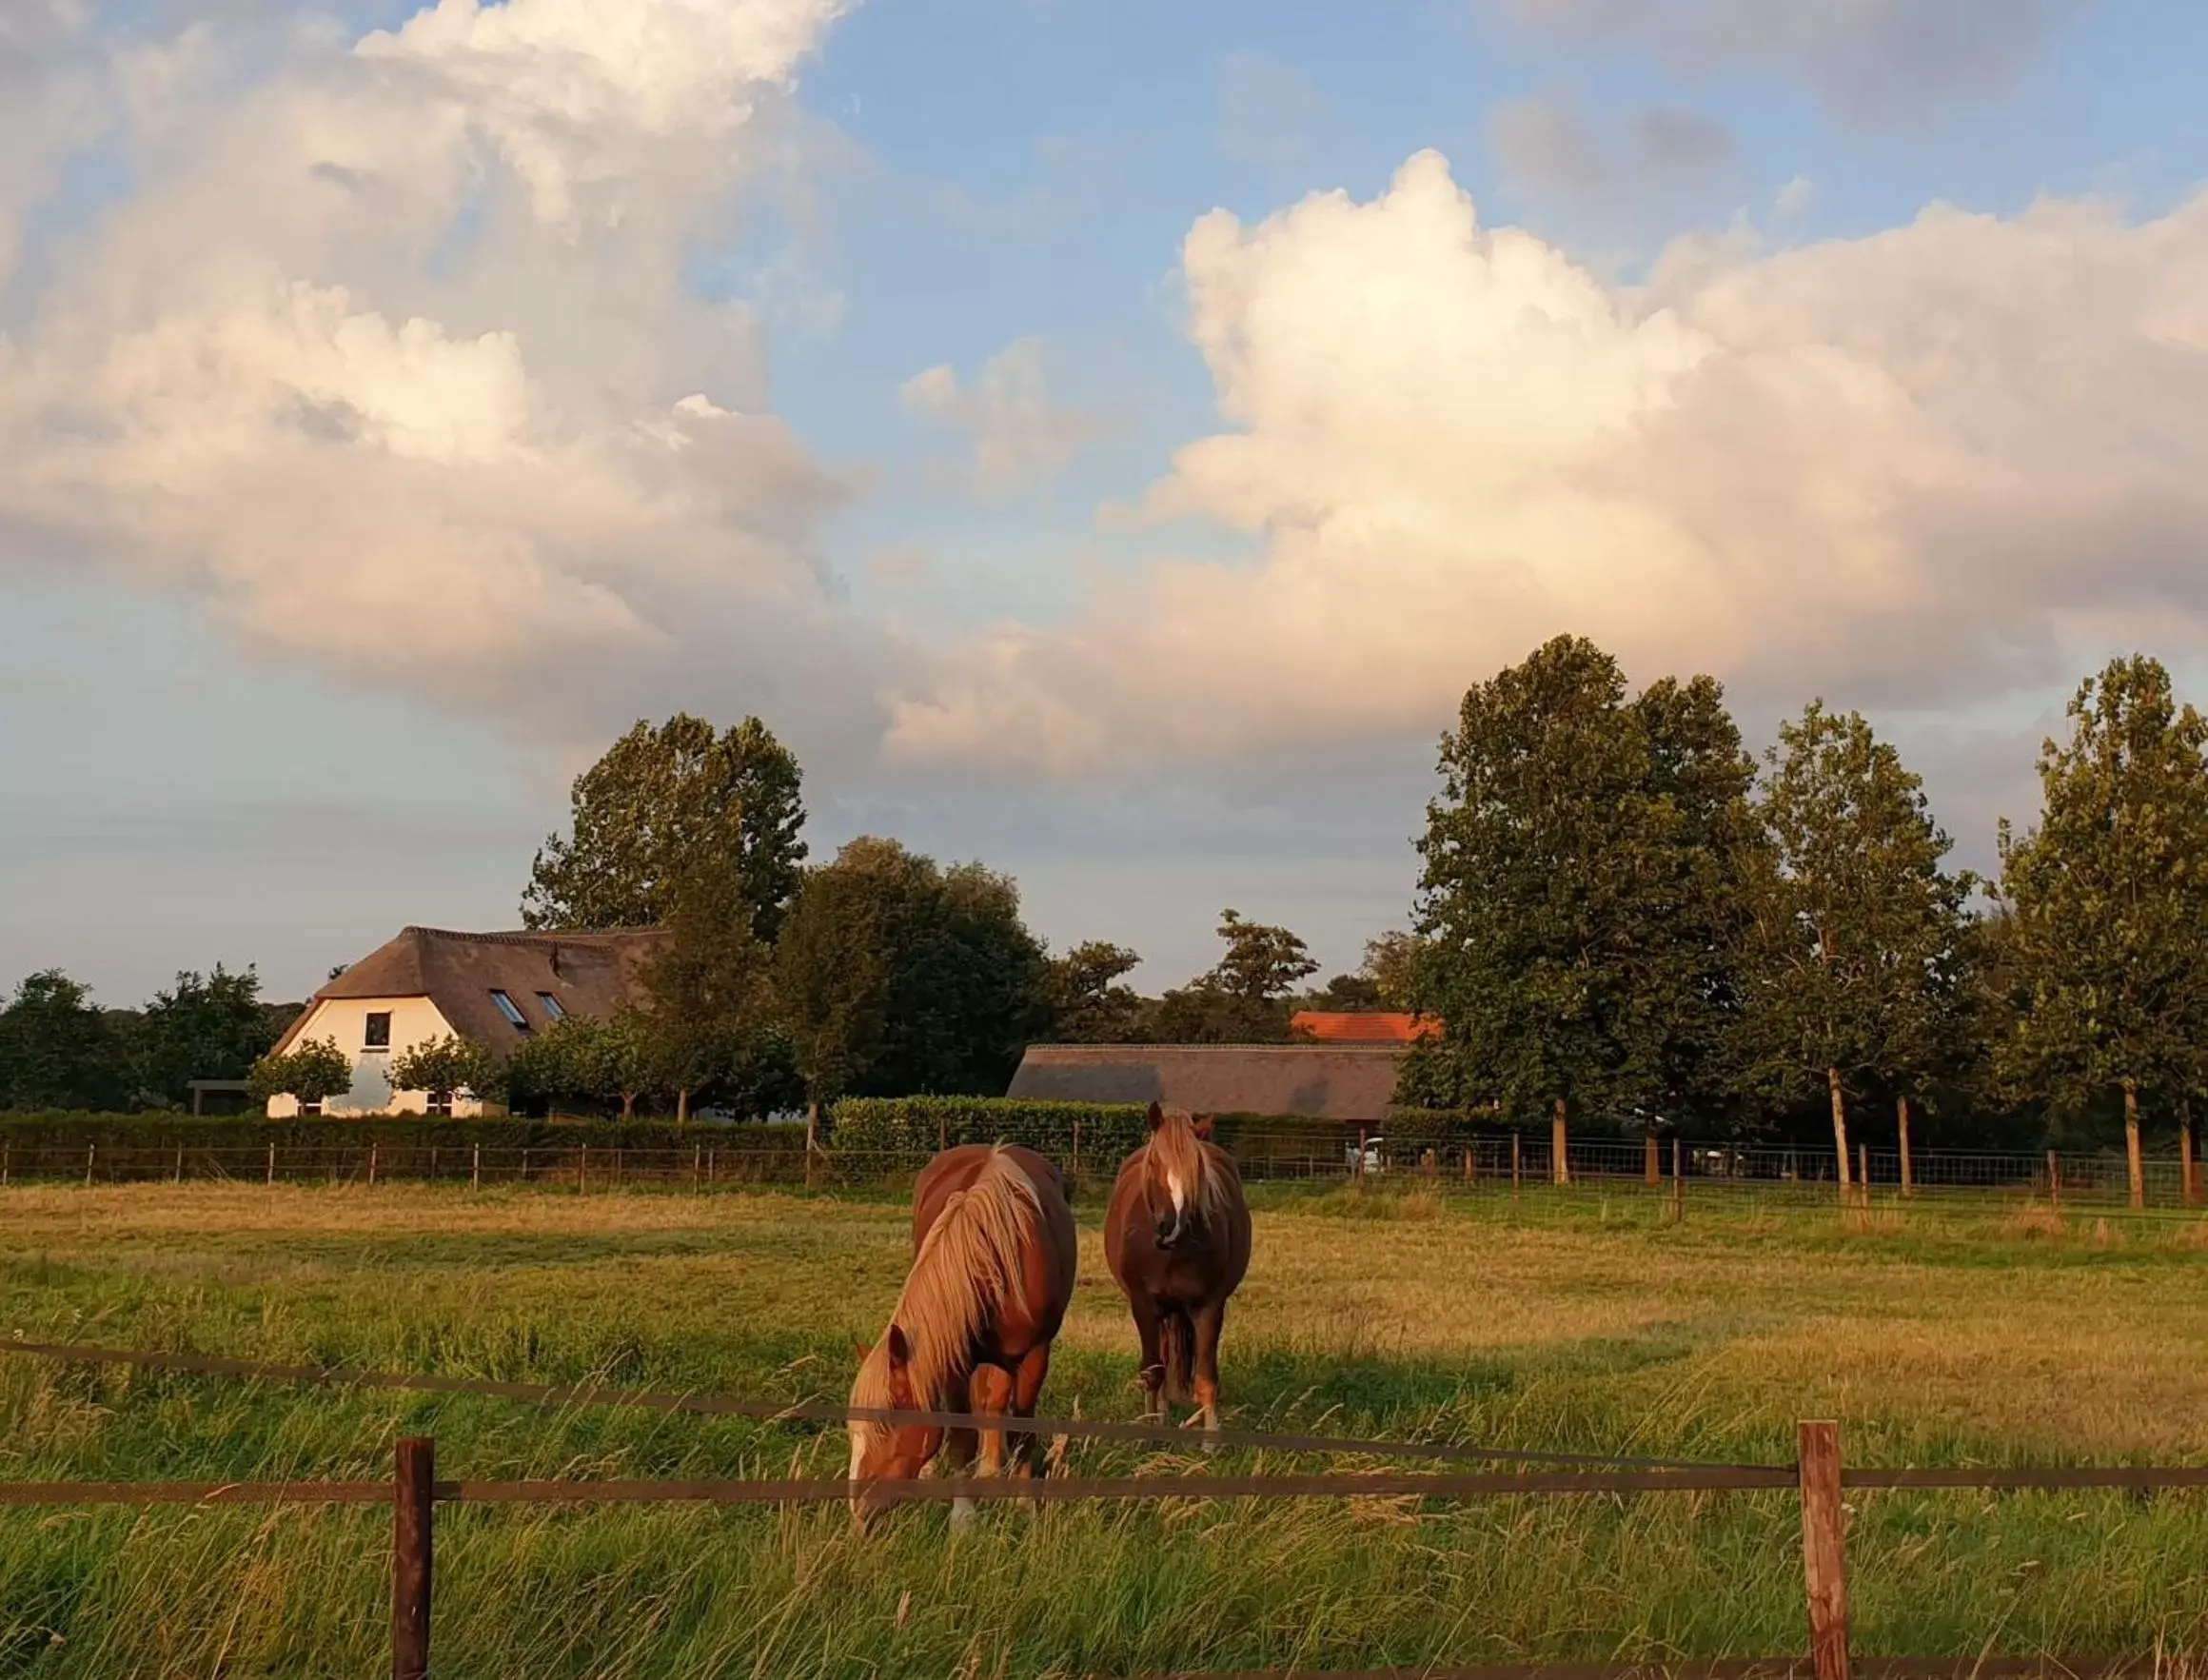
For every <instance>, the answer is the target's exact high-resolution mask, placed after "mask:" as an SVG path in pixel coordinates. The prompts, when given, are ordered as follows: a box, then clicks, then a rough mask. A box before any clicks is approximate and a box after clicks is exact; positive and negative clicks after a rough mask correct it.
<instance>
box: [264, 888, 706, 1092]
mask: <svg viewBox="0 0 2208 1680" xmlns="http://www.w3.org/2000/svg"><path fill="white" fill-rule="evenodd" d="M663 937H664V936H663V935H660V934H659V933H656V932H651V931H644V932H626V933H561V934H540V933H511V934H466V933H453V932H449V931H447V930H446V929H444V928H437V927H410V928H406V929H404V930H403V931H402V932H401V933H400V935H399V937H398V938H397V939H393V940H391V941H390V943H388V944H386V945H381V946H379V947H377V949H375V950H374V951H371V952H370V953H368V955H367V956H365V957H364V958H362V959H360V961H358V962H356V963H354V964H353V965H352V966H351V967H350V968H347V969H345V971H343V972H342V973H340V974H339V975H337V976H336V977H335V978H332V979H331V980H330V982H329V984H327V985H326V986H325V987H323V988H322V990H321V991H319V992H317V993H315V995H314V997H313V998H311V999H310V1000H309V1001H308V1003H307V1005H306V1010H305V1011H304V1012H303V1013H302V1014H301V1015H300V1018H298V1019H297V1020H295V1021H293V1022H292V1023H291V1026H290V1028H289V1030H288V1031H286V1033H285V1035H284V1037H283V1038H282V1040H281V1041H279V1042H278V1044H277V1046H276V1048H277V1049H278V1050H279V1051H284V1050H289V1049H290V1048H291V1047H292V1046H293V1045H294V1044H296V1043H298V1042H300V1041H301V1040H302V1039H306V1038H329V1039H333V1040H335V1042H336V1044H337V1047H338V1048H339V1049H340V1050H341V1051H343V1052H344V1053H345V1055H346V1056H348V1057H351V1058H352V1063H353V1088H352V1090H351V1091H350V1092H349V1093H348V1094H347V1095H345V1096H344V1097H337V1098H335V1099H333V1100H332V1101H330V1102H328V1103H326V1104H320V1105H312V1104H310V1105H308V1106H307V1107H306V1112H307V1113H310V1114H313V1113H324V1112H326V1113H329V1114H387V1113H399V1114H407V1113H411V1114H423V1113H426V1112H427V1110H428V1108H429V1093H427V1092H425V1091H394V1090H392V1089H391V1080H390V1074H389V1069H390V1065H391V1058H392V1057H395V1056H399V1055H403V1054H404V1053H405V1052H406V1051H408V1050H411V1049H412V1048H414V1047H415V1046H416V1045H418V1044H422V1043H424V1042H426V1041H428V1040H430V1039H433V1038H445V1037H448V1036H451V1035H458V1036H459V1037H461V1038H472V1039H474V1040H475V1041H476V1042H477V1043H479V1044H484V1045H488V1046H489V1047H490V1048H491V1049H492V1050H494V1051H497V1052H499V1053H500V1054H502V1055H503V1054H504V1053H506V1052H508V1051H511V1050H512V1049H513V1048H514V1047H515V1046H516V1045H518V1044H521V1043H522V1042H523V1041H525V1040H526V1039H527V1038H528V1036H529V1035H530V1034H531V1033H536V1032H541V1031H542V1030H543V1029H544V1028H546V1027H549V1026H550V1025H551V1024H552V1023H553V1022H554V1021H556V1020H558V1019H560V1018H562V1016H568V1015H581V1016H605V1015H610V1014H612V1013H613V1011H614V1010H615V1009H616V1008H617V1007H618V1006H619V1005H621V1003H623V1002H625V1001H627V1000H628V999H630V998H633V997H634V996H635V995H636V993H637V990H638V987H639V985H640V983H641V974H642V970H643V968H644V966H645V964H646V963H647V962H648V960H649V959H650V957H651V955H652V953H653V951H654V950H655V949H656V948H657V946H658V944H659V942H660V939H662V938H663ZM300 1112H302V1111H301V1105H300V1103H299V1102H298V1100H297V1099H296V1098H294V1097H271V1098H270V1099H269V1102H268V1117H269V1118H271V1119H284V1118H288V1117H291V1116H293V1115H296V1114H299V1113H300ZM440 1112H442V1110H441V1111H440ZM451 1112H452V1113H454V1114H456V1115H483V1114H498V1113H500V1112H502V1111H501V1110H500V1108H499V1106H498V1105H497V1104H496V1103H486V1102H483V1101H481V1100H479V1099H477V1098H474V1097H462V1098H458V1099H456V1100H455V1101H454V1102H453V1104H452V1110H451Z"/></svg>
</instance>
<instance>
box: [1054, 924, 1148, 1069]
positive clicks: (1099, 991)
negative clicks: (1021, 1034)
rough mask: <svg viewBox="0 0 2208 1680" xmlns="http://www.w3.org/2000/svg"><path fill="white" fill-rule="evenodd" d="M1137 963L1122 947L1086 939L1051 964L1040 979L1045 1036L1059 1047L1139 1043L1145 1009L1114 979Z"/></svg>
mask: <svg viewBox="0 0 2208 1680" xmlns="http://www.w3.org/2000/svg"><path fill="white" fill-rule="evenodd" d="M1141 960H1142V959H1141V958H1140V957H1138V956H1137V955H1136V954H1135V953H1134V952H1133V951H1130V950H1129V949H1128V948H1127V947H1126V946H1125V945H1114V944H1112V943H1111V942H1110V941H1108V940H1105V939H1090V940H1087V941H1085V942H1084V943H1082V944H1078V945H1075V946H1074V948H1073V949H1072V950H1071V951H1068V952H1067V953H1066V954H1065V955H1064V956H1062V957H1054V958H1052V959H1051V963H1050V970H1049V973H1048V975H1047V976H1046V978H1045V982H1044V983H1045V985H1046V987H1047V989H1048V993H1049V998H1050V1009H1051V1036H1052V1037H1053V1038H1055V1039H1057V1040H1058V1041H1059V1042H1060V1043H1063V1044H1133V1043H1136V1042H1138V1041H1140V1039H1141V1038H1142V1036H1143V1029H1144V1025H1145V1017H1144V1011H1145V1008H1146V1005H1145V1003H1144V1000H1143V998H1142V997H1141V995H1140V994H1139V993H1137V992H1136V991H1135V990H1134V987H1133V986H1123V985H1121V984H1120V983H1119V978H1120V976H1122V975H1124V974H1126V973H1128V972H1129V971H1130V970H1132V969H1133V968H1134V966H1135V964H1136V963H1138V962H1140V961H1141Z"/></svg>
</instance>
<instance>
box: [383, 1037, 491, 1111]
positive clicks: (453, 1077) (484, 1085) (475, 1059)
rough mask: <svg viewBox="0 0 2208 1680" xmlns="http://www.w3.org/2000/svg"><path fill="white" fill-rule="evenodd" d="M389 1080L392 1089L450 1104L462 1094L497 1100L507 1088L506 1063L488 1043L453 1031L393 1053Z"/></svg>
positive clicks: (433, 1102)
mask: <svg viewBox="0 0 2208 1680" xmlns="http://www.w3.org/2000/svg"><path fill="white" fill-rule="evenodd" d="M390 1080H391V1089H392V1090H393V1091H420V1092H422V1093H424V1095H426V1096H427V1097H428V1098H429V1100H430V1102H431V1103H432V1104H436V1103H439V1102H443V1103H444V1104H446V1105H449V1104H450V1103H451V1101H452V1099H453V1098H454V1097H462V1096H466V1097H488V1098H490V1099H492V1100H494V1101H495V1100H497V1099H498V1098H499V1097H501V1096H502V1094H503V1089H504V1084H505V1066H504V1064H503V1062H502V1061H501V1060H500V1059H499V1057H498V1056H497V1055H496V1054H495V1053H494V1052H492V1051H491V1050H490V1049H489V1048H488V1047H487V1046H485V1045H483V1044H479V1043H477V1042H476V1041H475V1040H474V1039H473V1038H462V1037H460V1036H459V1035H458V1034H452V1035H449V1036H447V1037H445V1038H428V1039H424V1041H423V1042H422V1043H420V1044H417V1045H415V1046H414V1047H413V1048H412V1049H410V1050H402V1051H400V1052H399V1053H398V1055H396V1056H394V1057H391V1068H390Z"/></svg>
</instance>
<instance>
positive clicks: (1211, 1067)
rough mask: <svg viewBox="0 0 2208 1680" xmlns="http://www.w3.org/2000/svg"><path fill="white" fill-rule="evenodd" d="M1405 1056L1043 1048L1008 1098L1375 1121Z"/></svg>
mask: <svg viewBox="0 0 2208 1680" xmlns="http://www.w3.org/2000/svg"><path fill="white" fill-rule="evenodd" d="M1405 1054H1406V1049H1405V1047H1404V1046H1402V1045H1370V1046H1368V1045H1361V1044H1360V1045H1343V1044H1035V1045H1031V1046H1030V1047H1029V1049H1028V1052H1027V1055H1026V1056H1025V1057H1022V1058H1021V1060H1020V1064H1019V1071H1018V1072H1017V1073H1015V1075H1013V1077H1012V1089H1011V1091H1010V1092H1009V1093H1008V1095H1010V1096H1013V1097H1027V1098H1029V1099H1031V1100H1034V1101H1049V1102H1152V1101H1156V1102H1163V1103H1167V1104H1170V1105H1172V1106H1174V1107H1178V1108H1185V1109H1188V1110H1189V1111H1190V1112H1191V1113H1193V1114H1200V1115H1202V1114H1211V1115H1304V1116H1310V1117H1313V1118H1317V1119H1326V1120H1348V1121H1351V1122H1355V1121H1368V1122H1369V1121H1374V1120H1381V1119H1385V1118H1386V1117H1387V1115H1388V1111H1389V1107H1390V1103H1391V1102H1392V1101H1393V1100H1394V1097H1395V1076H1396V1073H1397V1071H1398V1070H1399V1069H1400V1068H1401V1066H1402V1063H1403V1057H1404V1056H1405Z"/></svg>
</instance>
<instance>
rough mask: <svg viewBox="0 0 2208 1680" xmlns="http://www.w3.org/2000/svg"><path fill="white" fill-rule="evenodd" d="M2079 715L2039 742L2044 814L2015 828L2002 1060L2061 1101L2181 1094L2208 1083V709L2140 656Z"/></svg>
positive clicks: (2087, 693)
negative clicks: (2186, 700) (2205, 713)
mask: <svg viewBox="0 0 2208 1680" xmlns="http://www.w3.org/2000/svg"><path fill="white" fill-rule="evenodd" d="M2069 716H2070V718H2071V721H2072V728H2071V738H2070V741H2069V742H2068V743H2067V744H2065V745H2060V746H2059V745H2057V744H2056V743H2055V742H2054V741H2047V742H2046V743H2045V744H2044V746H2043V747H2042V748H2041V749H2040V791H2041V795H2042V797H2043V799H2044V801H2045V808H2044V811H2043V812H2042V814H2041V817H2040V825H2039V827H2038V828H2037V829H2035V830H2034V831H2033V832H2032V833H2030V834H2029V835H2027V836H2025V837H2024V838H2022V839H2021V840H2019V839H2016V838H2014V837H2013V836H2011V835H2010V834H2009V833H2008V832H2007V831H2006V829H2005V827H2004V830H2003V833H2002V837H2001V898H2002V899H2003V901H2004V904H2005V906H2006V908H2007V910H2008V912H2009V919H2008V921H2007V923H2006V926H2005V935H2006V938H2005V940H2004V944H2005V950H2004V952H2003V959H2004V965H2003V972H2004V975H2005V976H2006V978H2007V979H2008V982H2009V996H2010V998H2011V1000H2012V1001H2013V1003H2014V1005H2015V1008H2014V1014H2013V1019H2012V1020H2011V1022H2010V1025H2009V1031H2008V1032H2007V1034H2006V1035H2005V1036H2004V1038H2002V1040H2001V1046H2000V1061H2001V1068H2002V1070H2003V1072H2004V1073H2005V1075H2006V1076H2007V1077H2008V1079H2009V1081H2010V1082H2011V1084H2012V1086H2013V1088H2014V1089H2016V1090H2017V1091H2019V1092H2020V1093H2022V1094H2026V1095H2031V1096H2036V1097H2043V1098H2045V1099H2046V1100H2047V1101H2048V1102H2049V1103H2050V1104H2052V1105H2053V1106H2054V1108H2055V1109H2056V1110H2057V1111H2058V1112H2059V1113H2067V1114H2076V1113H2078V1112H2080V1111H2081V1110H2083V1109H2084V1108H2086V1107H2087V1106H2088V1105H2089V1104H2090V1103H2091V1102H2092V1101H2093V1100H2094V1098H2095V1097H2097V1096H2104V1095H2105V1094H2107V1093H2109V1092H2111V1091H2120V1092H2122V1093H2124V1094H2125V1095H2126V1096H2127V1097H2128V1098H2130V1099H2131V1100H2132V1102H2134V1103H2135V1104H2136V1102H2137V1100H2138V1098H2139V1096H2140V1094H2142V1093H2146V1094H2154V1095H2158V1096H2159V1097H2162V1098H2163V1099H2164V1103H2165V1107H2166V1108H2175V1107H2176V1106H2177V1104H2178V1102H2180V1101H2182V1100H2183V1099H2184V1098H2187V1097H2194V1096H2198V1095H2199V1094H2200V1093H2202V1092H2203V1090H2204V1089H2208V948H2204V945H2203V940H2204V939H2208V762H2204V761H2203V758H2202V753H2203V749H2204V748H2208V722H2204V721H2202V719H2201V717H2200V714H2199V713H2198V712H2197V711H2195V710H2194V708H2193V707H2192V706H2190V705H2185V706H2179V705H2178V703H2177V701H2176V697H2175V695H2174V694H2173V692H2172V689H2171V684H2170V679H2169V674H2168V672H2166V671H2165V670H2164V669H2163V668H2162V667H2161V665H2160V664H2159V663H2158V662H2156V661H2154V660H2151V659H2148V658H2145V657H2143V656H2138V655H2135V656H2133V657H2132V658H2130V659H2120V660H2116V661H2114V662H2111V663H2110V664H2109V666H2108V667H2107V669H2106V670H2104V671H2103V672H2102V673H2101V674H2100V677H2099V678H2098V679H2088V680H2087V681H2086V682H2084V684H2083V685H2082V686H2080V689H2079V690H2078V694H2077V696H2076V698H2075V699H2073V700H2072V701H2071V702H2070V707H2069Z"/></svg>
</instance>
